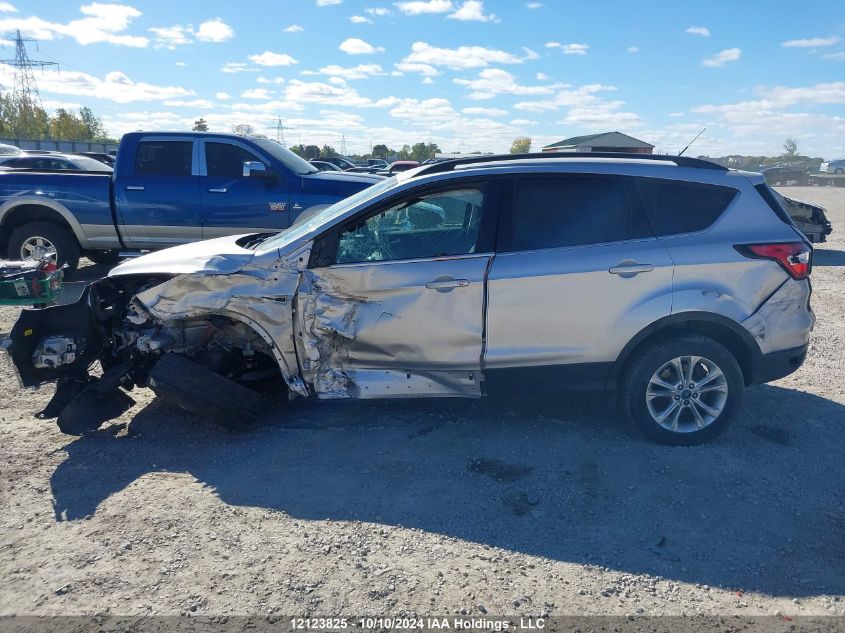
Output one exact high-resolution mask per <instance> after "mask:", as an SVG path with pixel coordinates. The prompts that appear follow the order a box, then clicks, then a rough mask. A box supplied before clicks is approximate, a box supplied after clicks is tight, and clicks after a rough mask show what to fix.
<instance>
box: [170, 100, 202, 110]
mask: <svg viewBox="0 0 845 633" xmlns="http://www.w3.org/2000/svg"><path fill="white" fill-rule="evenodd" d="M164 105H166V106H169V107H171V108H201V109H203V110H208V109H210V108H213V107H214V102H212V101H209V100H208V99H193V100H191V101H185V100H176V99H168V100H167V101H165V102H164Z"/></svg>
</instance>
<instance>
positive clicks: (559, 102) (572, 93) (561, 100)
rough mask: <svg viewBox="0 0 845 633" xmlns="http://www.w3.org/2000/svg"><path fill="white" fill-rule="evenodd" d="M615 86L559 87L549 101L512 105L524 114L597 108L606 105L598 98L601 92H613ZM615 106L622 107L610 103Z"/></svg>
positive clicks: (617, 102)
mask: <svg viewBox="0 0 845 633" xmlns="http://www.w3.org/2000/svg"><path fill="white" fill-rule="evenodd" d="M615 90H616V87H615V86H608V85H604V84H586V85H583V86H579V87H577V88H572V87H571V86H567V85H564V86H559V87H558V90H557V93H555V95H554V97H552V98H551V99H542V100H537V101H521V102H519V103H517V104H516V105H514V108H515V109H517V110H523V111H525V112H551V111H555V110H559V109H561V108H574V107H583V108H589V107H599V106H601V104H603V103H606V102H605V101H604V100H603V99H602V98H601V97H600V96H599V93H602V92H614V91H615ZM611 103H614V104H616V105H617V106H621V105H623V103H622V102H619V101H615V102H611Z"/></svg>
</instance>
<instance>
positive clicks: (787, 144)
mask: <svg viewBox="0 0 845 633" xmlns="http://www.w3.org/2000/svg"><path fill="white" fill-rule="evenodd" d="M783 149H784V150H785V151H786V156H789V157H790V158H791V157H793V156H795V155H796V154H798V140H797V139H794V138H787V139H786V140H785V141H784V142H783Z"/></svg>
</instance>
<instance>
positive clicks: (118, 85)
mask: <svg viewBox="0 0 845 633" xmlns="http://www.w3.org/2000/svg"><path fill="white" fill-rule="evenodd" d="M13 81H14V69H13V68H12V67H11V66H8V65H6V64H0V84H3V85H7V86H8V85H12V83H13ZM38 87H39V89H40V90H41V92H42V93H52V94H65V95H74V96H81V97H93V98H96V99H105V100H108V101H114V102H116V103H130V102H132V101H163V100H165V99H177V98H180V97H189V96H192V95H193V94H194V92H193V91H192V90H187V89H185V88H182V87H181V86H158V85H155V84H149V83H146V82H137V83H136V82H134V81H132V80H131V79H130V78H129V77H128V76H127V75H126V74H124V73H122V72H117V71H113V72H110V73H107V74H106V75H105V76H104V77H103V78H102V79H101V78H99V77H95V76H94V75H89V74H87V73H82V72H77V71H72V70H62V71H61V72H59V71H55V70H45V71H44V72H40V73H38Z"/></svg>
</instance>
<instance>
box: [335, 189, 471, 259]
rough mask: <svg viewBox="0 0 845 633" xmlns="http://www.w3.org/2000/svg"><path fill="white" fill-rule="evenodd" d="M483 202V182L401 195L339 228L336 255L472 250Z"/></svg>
mask: <svg viewBox="0 0 845 633" xmlns="http://www.w3.org/2000/svg"><path fill="white" fill-rule="evenodd" d="M483 206H484V191H483V188H481V187H469V188H462V189H453V190H449V191H443V192H438V193H432V194H429V195H425V196H422V197H415V198H412V199H410V200H405V201H403V202H400V203H398V204H395V205H393V206H391V207H390V208H388V209H385V210H383V211H381V212H379V213H376V214H375V215H371V216H369V217H368V218H366V219H364V220H361V221H360V222H357V223H356V224H355V225H354V226H351V227H349V228H347V229H346V230H345V231H343V232H342V233H341V234H340V238H339V240H338V248H337V256H336V258H335V261H336V263H338V264H353V263H359V262H380V261H389V260H398V259H419V258H427V257H443V256H449V255H466V254H469V253H473V252H474V251H475V245H476V243H477V241H478V235H479V229H480V227H481V212H482V208H483Z"/></svg>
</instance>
